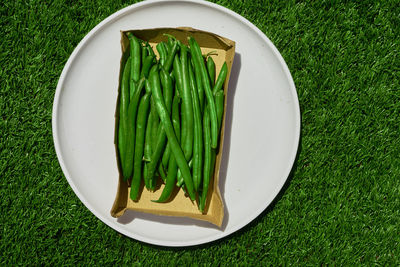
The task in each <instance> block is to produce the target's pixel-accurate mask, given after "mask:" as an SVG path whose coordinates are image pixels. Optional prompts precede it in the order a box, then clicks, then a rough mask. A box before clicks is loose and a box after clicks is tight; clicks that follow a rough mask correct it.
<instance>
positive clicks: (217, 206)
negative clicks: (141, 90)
mask: <svg viewBox="0 0 400 267" xmlns="http://www.w3.org/2000/svg"><path fill="white" fill-rule="evenodd" d="M128 32H132V34H134V35H135V36H136V37H138V38H140V39H142V40H144V41H148V42H149V44H150V45H151V46H152V47H153V50H154V52H155V53H156V54H157V50H156V49H155V46H156V44H157V43H159V42H161V41H167V37H166V36H165V34H170V35H173V36H175V37H176V38H177V39H178V40H180V41H181V42H182V43H184V44H186V45H187V44H188V41H187V38H188V37H189V36H192V37H194V38H195V39H196V41H197V42H198V43H199V45H200V47H201V50H202V53H203V54H207V53H209V52H211V51H215V52H216V53H212V55H211V56H212V58H213V60H214V62H215V65H216V75H217V76H216V77H218V74H219V71H220V69H221V67H222V64H223V63H224V62H225V61H226V63H227V66H228V73H227V78H226V81H225V84H224V92H225V102H224V114H223V120H222V128H221V137H220V144H219V151H218V154H217V157H216V162H215V170H214V176H213V177H212V180H211V181H210V187H209V191H208V196H207V199H208V200H207V204H206V208H205V212H204V213H201V212H200V211H199V210H198V207H197V203H194V202H191V201H190V199H189V197H186V196H185V194H184V192H183V190H182V189H180V188H176V189H175V192H174V193H173V196H172V197H171V200H170V201H169V202H166V203H155V202H152V201H151V200H156V199H158V198H159V196H160V195H161V192H162V189H163V187H164V184H160V185H159V187H158V189H156V191H154V192H150V191H148V190H146V189H145V188H143V189H141V190H140V191H141V194H140V196H139V199H138V201H137V202H134V201H132V200H131V199H130V198H129V192H130V185H129V184H128V183H127V182H125V181H124V180H123V178H122V175H120V177H119V184H118V190H117V195H116V198H115V201H114V204H113V206H112V209H111V215H112V216H113V217H120V216H122V215H123V214H124V213H125V211H126V210H128V209H129V210H134V211H139V212H146V213H152V214H157V215H167V216H177V217H190V218H194V219H198V220H203V221H208V222H210V223H212V224H215V225H217V226H219V227H221V225H222V221H223V218H224V204H223V201H222V198H221V194H220V190H219V188H218V182H219V169H220V165H221V156H222V154H223V153H222V152H223V144H224V133H225V131H224V130H225V111H226V103H227V96H228V84H229V77H230V73H231V69H232V63H233V58H234V55H235V42H233V41H231V40H229V39H227V38H224V37H221V36H218V35H216V34H213V33H210V32H205V31H200V30H196V29H192V28H186V27H182V28H157V29H144V30H131V31H122V32H121V49H122V57H121V65H120V81H121V76H122V70H123V65H124V63H125V61H126V59H127V57H128V53H129V40H128V37H127V33H128ZM118 88H120V87H118ZM119 90H120V89H119ZM119 94H120V91H119ZM118 99H119V97H118ZM118 110H119V102H117V108H116V113H115V118H116V121H115V140H114V143H115V149H116V152H117V151H118V150H117V144H118V139H117V138H118V134H117V132H118V131H117V126H118V120H119V115H118V114H119V112H118ZM116 154H117V155H118V153H116ZM117 161H118V166H119V170H120V173H122V172H121V168H120V162H119V158H118V159H117ZM159 180H160V179H159ZM142 186H143V185H142Z"/></svg>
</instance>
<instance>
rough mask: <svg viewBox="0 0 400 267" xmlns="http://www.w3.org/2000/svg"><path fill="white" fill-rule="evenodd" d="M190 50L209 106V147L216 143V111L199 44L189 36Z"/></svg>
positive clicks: (215, 145) (214, 145)
mask: <svg viewBox="0 0 400 267" xmlns="http://www.w3.org/2000/svg"><path fill="white" fill-rule="evenodd" d="M189 43H190V50H191V52H192V57H193V59H194V65H195V68H197V69H199V70H200V73H201V77H202V81H203V85H204V91H205V94H206V98H207V104H208V107H209V116H210V121H211V147H213V148H215V147H217V143H218V121H217V111H216V108H215V101H214V97H213V93H212V91H211V87H210V81H209V78H208V73H207V70H206V67H205V65H204V61H203V56H202V55H201V50H200V46H199V44H198V43H197V42H196V40H194V38H193V37H189Z"/></svg>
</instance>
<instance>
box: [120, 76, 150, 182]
mask: <svg viewBox="0 0 400 267" xmlns="http://www.w3.org/2000/svg"><path fill="white" fill-rule="evenodd" d="M144 81H145V80H144V78H142V79H141V80H140V81H139V83H138V88H137V90H136V91H135V93H134V95H133V97H132V98H131V100H130V102H129V107H128V117H127V125H126V137H127V138H126V148H125V149H126V150H125V159H124V160H125V162H124V172H123V173H124V178H125V179H128V178H129V177H130V176H131V175H132V170H133V156H134V151H135V124H136V113H137V110H138V105H139V100H140V95H141V93H142V89H143V86H144Z"/></svg>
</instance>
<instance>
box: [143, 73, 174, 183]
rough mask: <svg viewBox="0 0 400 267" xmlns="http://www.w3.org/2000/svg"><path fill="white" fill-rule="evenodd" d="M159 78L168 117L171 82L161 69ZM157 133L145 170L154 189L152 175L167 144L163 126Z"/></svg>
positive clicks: (171, 89) (170, 103)
mask: <svg viewBox="0 0 400 267" xmlns="http://www.w3.org/2000/svg"><path fill="white" fill-rule="evenodd" d="M160 78H161V84H162V87H163V89H164V92H165V93H164V103H165V105H166V108H167V111H168V116H169V114H171V108H172V107H171V106H172V93H173V87H172V81H171V79H170V77H169V75H168V74H167V73H166V72H165V71H164V70H163V69H161V71H160ZM159 129H160V130H159V133H158V134H157V141H156V143H155V144H156V145H155V148H154V150H153V153H152V155H151V161H150V163H149V167H148V169H147V175H148V177H149V178H148V179H150V185H151V188H152V189H153V188H155V186H156V183H155V179H154V173H155V171H156V169H157V166H158V163H159V161H160V158H161V155H162V153H163V152H164V149H165V145H166V143H167V135H166V133H165V130H164V128H163V125H162V124H160V127H159Z"/></svg>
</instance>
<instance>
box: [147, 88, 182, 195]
mask: <svg viewBox="0 0 400 267" xmlns="http://www.w3.org/2000/svg"><path fill="white" fill-rule="evenodd" d="M172 124H173V127H174V131H175V134H176V138H177V140H178V141H179V140H180V137H181V136H180V132H181V130H180V119H179V97H178V96H176V95H175V97H174V100H173V101H172ZM177 171H178V165H177V164H176V160H175V157H174V155H173V154H172V155H171V157H170V158H169V161H168V172H167V181H166V184H165V187H164V189H163V191H162V193H161V195H160V198H159V199H158V200H152V201H154V202H165V201H167V200H168V199H169V198H170V196H171V193H172V191H173V189H174V186H175V181H176V174H177Z"/></svg>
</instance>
